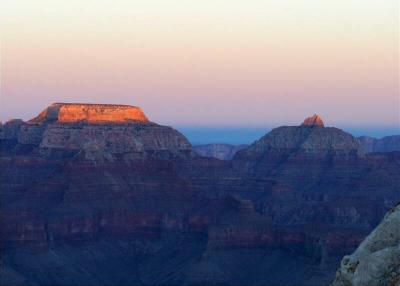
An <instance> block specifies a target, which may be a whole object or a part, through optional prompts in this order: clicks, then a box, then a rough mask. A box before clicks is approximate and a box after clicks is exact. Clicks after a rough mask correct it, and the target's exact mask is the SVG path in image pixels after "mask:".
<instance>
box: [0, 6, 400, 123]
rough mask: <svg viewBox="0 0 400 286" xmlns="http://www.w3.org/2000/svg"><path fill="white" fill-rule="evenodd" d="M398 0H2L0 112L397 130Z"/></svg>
mask: <svg viewBox="0 0 400 286" xmlns="http://www.w3.org/2000/svg"><path fill="white" fill-rule="evenodd" d="M398 14H399V13H398V1H395V0H388V1H377V0H363V1H360V0H352V1H348V0H346V1H345V0H338V1H312V0H306V1H290V0H280V1H261V0H260V1H258V0H257V1H252V2H251V3H248V2H245V1H226V0H216V1H212V2H207V1H198V2H192V1H189V2H186V1H175V0H172V1H161V0H148V1H118V2H115V1H108V0H102V1H77V0H71V1H57V0H53V1H50V0H37V1H27V0H13V1H7V0H6V1H2V2H1V4H0V24H1V25H0V27H1V28H0V29H1V31H0V32H1V86H0V87H1V90H0V93H1V94H0V113H1V114H0V119H1V120H3V121H4V120H7V119H9V118H13V117H22V118H24V119H28V118H29V117H32V116H34V115H36V114H37V113H39V112H40V111H41V110H42V109H44V108H45V107H46V106H48V105H49V104H51V103H53V102H60V101H61V102H91V103H115V104H130V105H137V106H140V107H141V108H142V109H143V110H144V111H145V113H146V114H147V116H148V117H149V118H150V119H151V120H152V121H154V122H159V123H161V124H166V125H172V126H179V125H190V126H201V125H206V126H225V125H227V126H260V125H261V126H263V125H264V124H266V123H267V124H268V125H271V126H277V125H287V124H298V122H299V121H302V120H303V119H304V117H305V116H308V115H310V114H314V113H319V114H321V115H322V117H323V118H324V119H325V120H326V121H329V125H334V126H345V125H348V126H381V127H382V128H385V126H398V125H399V121H400V119H399V116H400V115H399V114H400V112H399V110H400V107H399V104H400V102H399V67H398V66H399V43H398V40H399V37H398V34H399V20H398V18H399V17H398V16H399V15H398Z"/></svg>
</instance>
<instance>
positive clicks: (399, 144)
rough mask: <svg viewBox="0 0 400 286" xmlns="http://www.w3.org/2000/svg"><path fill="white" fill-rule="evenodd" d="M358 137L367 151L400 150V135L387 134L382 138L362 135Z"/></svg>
mask: <svg viewBox="0 0 400 286" xmlns="http://www.w3.org/2000/svg"><path fill="white" fill-rule="evenodd" d="M357 139H358V140H359V141H360V144H361V146H362V147H363V149H364V151H365V152H366V153H373V152H393V151H400V135H392V136H386V137H383V138H381V139H378V138H374V137H369V136H361V137H358V138H357Z"/></svg>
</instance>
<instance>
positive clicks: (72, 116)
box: [0, 103, 191, 160]
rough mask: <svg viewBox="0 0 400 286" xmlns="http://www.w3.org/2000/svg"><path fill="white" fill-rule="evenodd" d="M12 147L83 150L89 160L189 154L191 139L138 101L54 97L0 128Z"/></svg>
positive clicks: (42, 150) (47, 151)
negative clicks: (86, 101) (152, 118)
mask: <svg viewBox="0 0 400 286" xmlns="http://www.w3.org/2000/svg"><path fill="white" fill-rule="evenodd" d="M0 139H2V140H3V144H8V145H10V144H11V145H12V146H13V147H14V148H8V150H10V149H15V148H17V149H34V150H36V152H40V153H42V154H48V155H49V156H51V153H54V152H57V153H59V154H61V153H62V154H64V155H71V154H78V153H80V154H83V155H84V156H85V157H86V158H88V159H89V158H91V159H93V160H103V159H106V160H114V159H115V155H117V154H125V155H127V154H131V155H132V156H137V155H140V156H145V155H154V154H156V155H160V156H170V155H173V156H188V155H190V154H191V145H190V143H189V142H188V141H187V139H186V138H185V137H184V136H182V135H181V134H180V133H179V132H178V131H176V130H174V129H172V128H171V127H167V126H161V125H158V124H155V123H151V122H150V121H149V120H148V119H147V117H146V116H145V115H144V113H143V112H142V111H141V110H140V108H138V107H134V106H128V105H109V104H66V103H55V104H52V105H51V106H49V107H47V108H46V109H45V110H44V111H43V112H41V113H40V114H39V116H37V117H36V118H34V119H32V120H30V121H28V122H23V121H22V120H13V121H9V122H7V123H6V124H5V125H4V126H2V128H1V132H0Z"/></svg>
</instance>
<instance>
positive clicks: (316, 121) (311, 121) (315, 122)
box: [301, 114, 324, 127]
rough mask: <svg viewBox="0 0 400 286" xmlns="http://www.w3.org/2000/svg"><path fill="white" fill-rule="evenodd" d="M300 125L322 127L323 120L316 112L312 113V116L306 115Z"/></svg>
mask: <svg viewBox="0 0 400 286" xmlns="http://www.w3.org/2000/svg"><path fill="white" fill-rule="evenodd" d="M301 125H302V126H311V127H324V122H323V121H322V118H321V116H319V115H318V114H314V115H313V116H310V117H307V118H306V119H305V120H304V122H303V124H301Z"/></svg>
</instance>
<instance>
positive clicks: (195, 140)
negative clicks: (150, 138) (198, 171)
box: [175, 126, 400, 145]
mask: <svg viewBox="0 0 400 286" xmlns="http://www.w3.org/2000/svg"><path fill="white" fill-rule="evenodd" d="M175 128H176V129H177V130H179V131H180V132H181V133H183V134H184V135H185V136H186V137H187V138H188V139H189V141H190V142H191V143H192V144H193V145H198V144H210V143H227V144H250V143H252V142H254V141H255V140H257V139H259V138H260V137H262V136H263V135H265V134H266V133H268V132H269V131H271V129H272V127H233V126H229V127H223V126H219V127H207V126H202V127H199V126H195V127H193V126H178V127H175ZM340 128H341V129H343V130H344V131H346V132H349V133H351V134H353V135H354V136H363V135H366V136H371V137H376V138H381V137H384V136H389V135H399V134H400V126H398V127H395V126H394V127H340Z"/></svg>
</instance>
